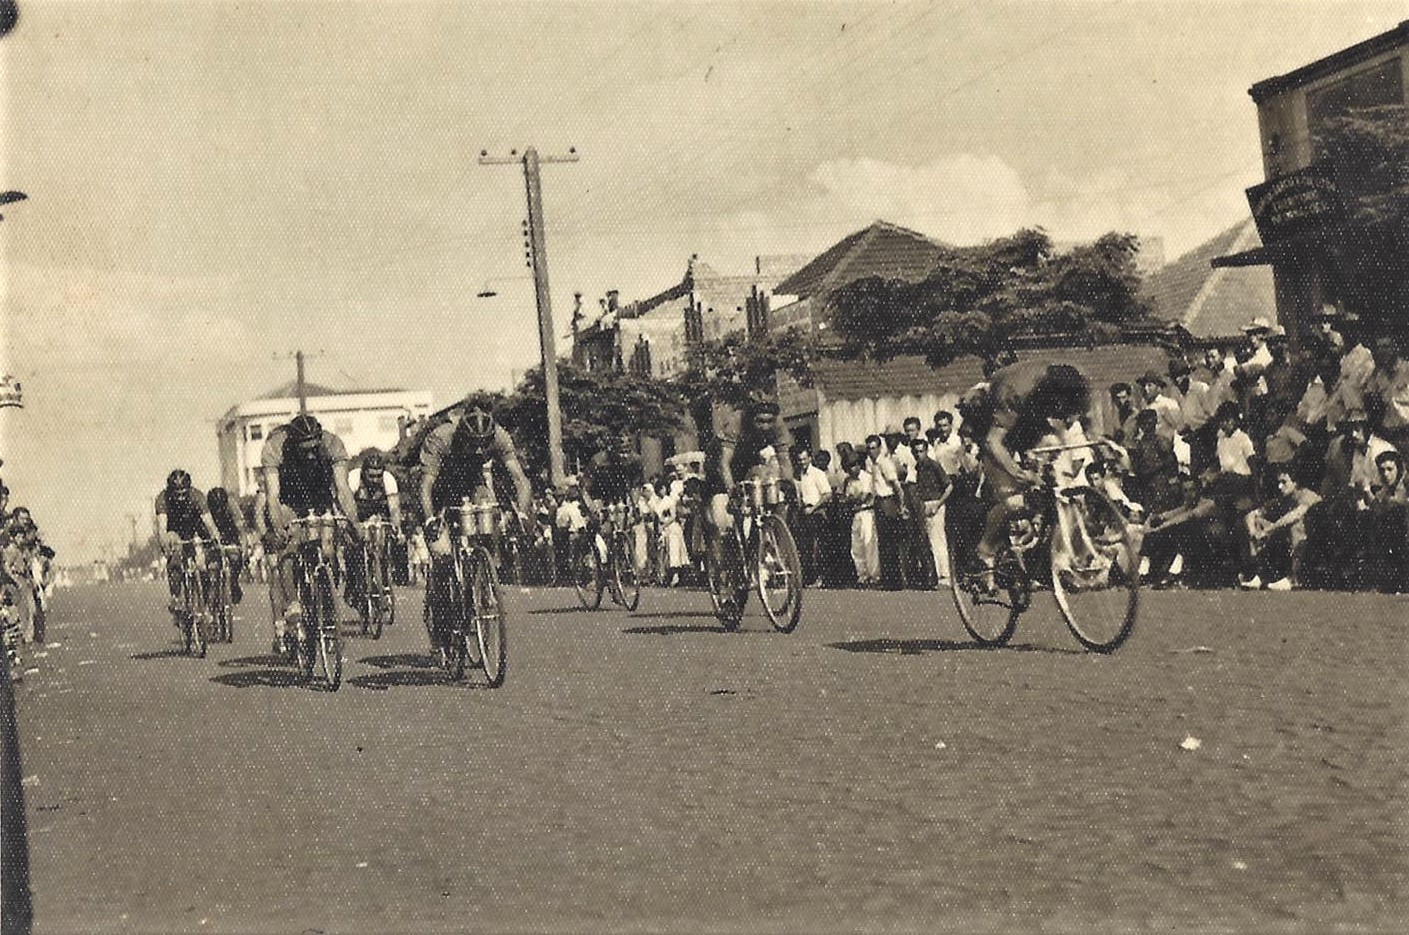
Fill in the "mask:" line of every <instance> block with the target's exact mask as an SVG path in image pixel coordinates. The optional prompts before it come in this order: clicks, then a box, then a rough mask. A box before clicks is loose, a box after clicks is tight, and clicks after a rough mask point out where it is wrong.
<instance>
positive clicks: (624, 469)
mask: <svg viewBox="0 0 1409 935" xmlns="http://www.w3.org/2000/svg"><path fill="white" fill-rule="evenodd" d="M582 474H583V476H582V503H583V505H584V506H585V507H587V512H588V514H589V516H590V517H591V523H590V524H589V525H590V527H591V528H590V529H589V530H587V531H584V535H587V534H590V535H591V536H592V537H593V538H594V539H595V540H596V544H597V555H598V556H599V557H600V558H601V560H602V561H603V562H605V561H606V560H607V544H606V540H605V539H604V538H603V537H602V535H601V528H602V517H603V515H604V512H605V510H606V508H607V507H609V506H611V505H613V504H617V503H629V502H630V501H631V500H632V499H634V494H635V492H636V491H637V490H638V489H639V488H640V486H641V478H642V471H641V459H640V457H638V456H637V455H636V453H635V452H633V451H632V450H631V440H630V438H628V437H627V436H626V435H617V436H615V437H613V438H612V440H611V441H610V442H609V443H608V446H607V448H605V449H604V450H602V451H599V452H597V453H596V454H594V455H593V456H592V458H591V460H589V461H588V462H587V467H586V469H584V470H583V472H582Z"/></svg>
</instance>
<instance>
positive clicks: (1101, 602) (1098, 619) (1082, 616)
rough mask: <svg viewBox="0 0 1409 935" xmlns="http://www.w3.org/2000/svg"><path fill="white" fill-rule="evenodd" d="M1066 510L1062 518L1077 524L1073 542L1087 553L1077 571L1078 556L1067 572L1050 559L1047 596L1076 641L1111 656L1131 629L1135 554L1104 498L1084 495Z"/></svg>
mask: <svg viewBox="0 0 1409 935" xmlns="http://www.w3.org/2000/svg"><path fill="white" fill-rule="evenodd" d="M1065 506H1066V508H1067V509H1069V510H1070V512H1069V513H1068V514H1067V515H1068V516H1070V517H1072V518H1073V521H1075V522H1079V523H1080V525H1081V527H1082V529H1081V530H1079V531H1076V535H1077V538H1079V539H1081V540H1082V541H1083V543H1084V542H1086V541H1089V543H1090V545H1091V549H1090V551H1091V552H1092V555H1091V557H1090V567H1089V568H1086V569H1081V568H1078V567H1076V566H1077V565H1078V564H1079V562H1080V557H1073V560H1072V566H1073V567H1070V568H1066V567H1062V563H1061V562H1059V561H1057V560H1053V561H1052V563H1051V564H1052V578H1051V580H1052V596H1053V598H1054V599H1055V600H1056V602H1057V609H1058V611H1059V612H1060V613H1061V615H1062V619H1063V621H1065V622H1066V625H1067V629H1068V630H1070V631H1071V635H1072V636H1074V637H1076V641H1077V642H1078V643H1080V644H1081V645H1082V646H1084V647H1086V648H1087V649H1089V650H1091V651H1092V652H1097V653H1103V654H1104V653H1112V652H1115V650H1116V649H1118V648H1119V647H1120V646H1121V644H1123V643H1124V642H1125V641H1126V640H1127V639H1129V637H1130V634H1131V631H1133V630H1134V629H1135V621H1136V618H1137V616H1138V615H1139V610H1140V556H1139V555H1138V554H1137V553H1136V551H1135V548H1134V544H1133V543H1132V541H1131V537H1130V530H1129V526H1128V525H1127V524H1126V522H1125V517H1124V516H1123V515H1122V514H1121V512H1120V511H1119V510H1118V509H1116V507H1115V504H1113V503H1111V501H1110V500H1109V499H1108V498H1107V497H1106V496H1105V495H1104V494H1102V493H1100V492H1098V491H1094V490H1088V491H1084V492H1083V493H1082V494H1081V495H1080V497H1079V498H1077V499H1074V500H1072V501H1070V502H1069V503H1067V504H1066V505H1065ZM1062 508H1063V507H1062V506H1059V507H1058V509H1062Z"/></svg>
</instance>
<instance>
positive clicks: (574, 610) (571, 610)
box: [529, 598, 606, 616]
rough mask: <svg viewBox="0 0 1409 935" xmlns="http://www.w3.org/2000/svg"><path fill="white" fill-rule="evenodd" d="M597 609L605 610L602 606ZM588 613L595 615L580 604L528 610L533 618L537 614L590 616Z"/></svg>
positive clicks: (604, 601)
mask: <svg viewBox="0 0 1409 935" xmlns="http://www.w3.org/2000/svg"><path fill="white" fill-rule="evenodd" d="M605 603H606V599H605V598H603V604H604V605H605ZM598 609H599V610H605V609H606V608H605V606H603V607H601V608H598ZM590 613H595V611H591V610H588V609H587V608H585V607H583V606H582V605H581V604H578V605H576V606H573V607H539V608H538V609H536V610H530V611H529V614H531V615H534V616H536V615H538V614H590Z"/></svg>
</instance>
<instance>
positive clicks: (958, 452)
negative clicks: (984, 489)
mask: <svg viewBox="0 0 1409 935" xmlns="http://www.w3.org/2000/svg"><path fill="white" fill-rule="evenodd" d="M929 441H930V457H931V458H934V459H935V460H936V461H938V462H939V466H940V467H942V468H944V473H945V474H946V475H947V476H949V477H950V478H954V477H958V476H960V475H961V474H972V473H973V472H974V471H977V470H978V456H977V454H976V453H975V452H973V451H970V450H969V449H968V448H967V447H966V446H965V445H964V439H963V436H961V435H960V434H959V433H958V432H956V431H954V413H952V412H949V411H948V410H945V409H941V410H940V411H939V412H936V413H935V414H934V433H933V437H932V438H931V439H930V440H929Z"/></svg>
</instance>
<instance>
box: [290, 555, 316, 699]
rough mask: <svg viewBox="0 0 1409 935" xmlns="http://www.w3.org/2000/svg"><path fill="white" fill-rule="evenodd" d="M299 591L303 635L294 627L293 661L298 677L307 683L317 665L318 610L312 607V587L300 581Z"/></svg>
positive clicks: (311, 680) (310, 681)
mask: <svg viewBox="0 0 1409 935" xmlns="http://www.w3.org/2000/svg"><path fill="white" fill-rule="evenodd" d="M299 592H300V596H301V597H302V599H303V621H302V623H303V636H302V638H300V637H299V633H298V628H297V627H294V631H293V633H292V637H293V642H294V661H295V664H296V665H297V666H298V674H299V678H300V679H301V680H302V681H303V683H304V684H305V685H307V684H311V683H312V682H313V670H314V669H315V668H316V667H317V665H318V611H317V610H316V609H314V600H313V589H312V587H310V585H309V583H308V582H307V581H304V582H303V583H302V585H301V586H300V588H299Z"/></svg>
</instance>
